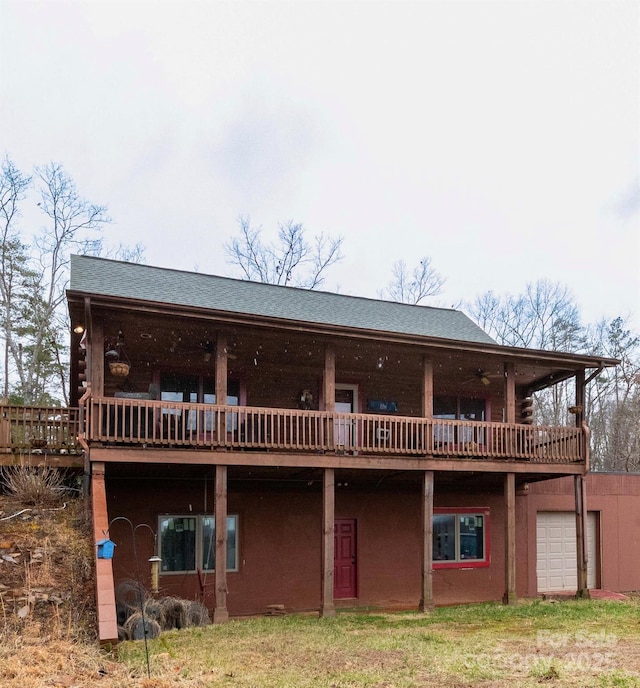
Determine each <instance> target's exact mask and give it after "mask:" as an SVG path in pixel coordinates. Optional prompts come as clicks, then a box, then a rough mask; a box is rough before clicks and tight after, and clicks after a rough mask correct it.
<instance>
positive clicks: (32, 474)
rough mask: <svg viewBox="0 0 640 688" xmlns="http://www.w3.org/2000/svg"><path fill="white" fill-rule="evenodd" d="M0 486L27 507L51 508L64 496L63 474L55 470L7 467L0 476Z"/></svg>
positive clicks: (48, 468)
mask: <svg viewBox="0 0 640 688" xmlns="http://www.w3.org/2000/svg"><path fill="white" fill-rule="evenodd" d="M0 484H1V485H2V487H4V489H5V491H6V492H7V493H8V494H9V495H10V496H12V497H14V498H15V499H17V500H18V501H19V502H20V503H22V504H24V505H28V506H52V505H55V504H58V503H59V502H60V501H61V499H62V497H63V496H64V488H65V485H64V473H63V472H62V471H60V470H59V469H57V468H50V467H47V466H43V467H32V466H7V467H5V468H3V469H2V473H1V474H0Z"/></svg>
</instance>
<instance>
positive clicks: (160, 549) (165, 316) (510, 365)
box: [68, 256, 616, 640]
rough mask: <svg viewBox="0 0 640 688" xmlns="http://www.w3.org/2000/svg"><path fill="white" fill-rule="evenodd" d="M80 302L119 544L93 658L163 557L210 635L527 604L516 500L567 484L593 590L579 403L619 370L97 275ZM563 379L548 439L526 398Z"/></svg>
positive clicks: (191, 283)
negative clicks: (560, 419) (128, 592)
mask: <svg viewBox="0 0 640 688" xmlns="http://www.w3.org/2000/svg"><path fill="white" fill-rule="evenodd" d="M68 303H69V311H70V316H71V328H72V335H71V337H72V346H71V349H72V362H71V378H72V384H71V387H72V406H73V407H78V408H79V418H78V424H79V437H80V442H81V444H82V446H83V447H84V461H85V472H86V475H87V476H88V477H90V483H91V492H92V500H93V505H94V506H93V509H94V520H95V534H96V537H97V538H99V537H101V536H102V537H106V536H109V537H110V538H111V540H112V541H114V542H115V543H116V544H117V547H116V552H115V556H114V558H113V560H112V561H102V562H100V561H99V563H98V574H99V576H98V578H99V580H98V603H99V615H100V637H101V639H102V640H112V639H115V637H116V636H115V634H116V633H117V630H116V627H115V612H114V610H113V589H114V580H115V584H116V585H117V583H118V582H119V581H121V580H124V579H127V578H135V577H136V575H139V574H137V573H136V572H139V571H140V570H142V571H143V578H144V580H145V582H147V581H148V578H149V572H148V571H149V566H148V564H147V560H148V559H149V558H150V557H152V556H153V555H158V556H159V557H160V559H161V563H160V575H159V585H160V589H161V591H163V593H164V594H173V595H178V596H181V597H186V598H192V599H199V600H202V601H203V602H204V603H205V604H206V605H207V606H208V607H209V608H210V610H211V611H212V613H213V618H214V621H215V622H221V621H224V620H226V619H227V618H228V616H229V615H230V614H231V615H234V616H239V615H249V614H255V613H260V612H263V611H264V610H265V609H267V608H268V607H269V605H283V606H284V607H285V608H286V609H289V610H319V612H320V613H321V614H322V615H331V614H333V613H335V609H336V608H339V607H366V606H384V607H404V608H410V607H413V608H420V609H425V610H426V609H429V608H430V607H431V606H432V605H433V604H434V603H452V602H463V601H465V602H468V601H480V600H493V599H503V600H504V601H505V602H506V603H509V602H512V601H514V600H515V598H516V596H518V595H527V594H531V593H532V592H533V594H535V582H534V583H532V582H531V580H530V579H531V576H530V566H529V564H527V563H523V562H527V561H528V551H529V544H528V543H529V541H530V539H531V533H530V532H529V529H528V527H525V526H524V525H523V524H522V523H521V522H520V521H519V519H518V518H517V509H516V500H517V497H518V495H520V494H523V493H524V492H526V490H527V486H528V485H529V484H532V483H536V482H537V481H543V480H547V479H549V478H553V477H559V476H572V477H573V479H574V481H575V511H576V524H577V548H578V558H577V580H578V590H579V591H583V592H584V591H586V589H587V570H586V561H585V560H586V555H585V548H586V544H585V540H586V538H585V527H586V512H585V507H584V494H585V493H584V476H585V474H586V472H587V471H588V467H589V431H588V428H587V427H586V425H585V424H584V422H583V414H582V409H583V407H584V390H585V385H587V384H588V382H589V380H590V379H591V378H593V376H594V375H595V374H597V373H598V372H599V371H601V370H602V369H603V368H605V367H607V366H612V365H615V363H616V361H614V360H611V359H602V358H598V357H593V356H584V355H576V354H572V353H560V352H549V351H539V350H530V349H522V348H515V347H506V346H501V345H498V344H496V343H495V342H494V341H493V340H492V339H491V338H490V337H489V336H488V335H487V334H486V333H484V332H483V331H482V330H481V329H480V328H479V327H478V326H477V325H475V324H474V323H473V322H472V321H471V320H470V319H469V318H468V317H467V316H465V315H464V314H463V313H462V312H460V311H457V310H450V309H442V308H430V307H422V306H411V305H406V304H398V303H391V302H387V301H379V300H373V299H366V298H358V297H352V296H345V295H341V294H334V293H326V292H319V291H307V290H301V289H296V288H289V287H279V286H273V285H267V284H261V283H254V282H247V281H240V280H234V279H228V278H223V277H217V276H211V275H205V274H199V273H188V272H181V271H176V270H168V269H161V268H156V267H150V266H146V265H138V264H131V263H123V262H116V261H111V260H105V259H99V258H92V257H86V256H74V257H73V258H72V263H71V282H70V288H69V290H68ZM569 378H571V379H573V380H575V389H576V398H575V404H574V405H573V406H574V407H573V408H572V409H571V410H572V412H573V415H571V416H570V418H571V419H572V422H571V424H570V425H568V426H566V427H565V426H563V427H549V426H540V425H536V424H535V422H534V418H533V402H532V395H533V394H534V393H535V392H537V391H539V390H542V389H544V388H547V387H550V386H552V385H555V384H557V383H558V382H560V381H564V380H567V379H569ZM221 523H224V524H225V525H226V527H223V528H221V527H219V525H218V524H221ZM131 526H133V529H132V527H131ZM142 526H144V527H142Z"/></svg>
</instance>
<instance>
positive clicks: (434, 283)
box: [380, 256, 445, 305]
mask: <svg viewBox="0 0 640 688" xmlns="http://www.w3.org/2000/svg"><path fill="white" fill-rule="evenodd" d="M392 274H393V278H392V280H391V281H390V282H389V284H388V285H387V287H386V289H384V290H383V291H382V292H381V294H380V296H381V297H382V298H386V299H389V300H391V301H398V302H400V303H410V304H413V305H417V304H419V303H420V302H421V301H423V300H424V299H426V298H427V296H437V295H438V294H440V293H441V292H442V287H443V286H444V283H445V279H444V278H443V277H442V275H440V273H439V272H438V271H437V270H436V269H435V268H434V267H433V266H432V264H431V258H429V256H424V257H422V258H421V259H420V260H419V261H418V264H417V265H416V266H415V267H414V268H413V270H411V271H409V268H408V267H407V264H406V263H405V262H404V260H397V261H396V262H395V263H394V264H393V268H392Z"/></svg>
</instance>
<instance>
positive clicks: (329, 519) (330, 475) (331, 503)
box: [320, 468, 336, 616]
mask: <svg viewBox="0 0 640 688" xmlns="http://www.w3.org/2000/svg"><path fill="white" fill-rule="evenodd" d="M334 524H335V474H334V470H333V468H325V469H324V480H323V484H322V606H321V607H320V616H335V614H336V608H335V605H334V603H333V557H334V553H333V537H334V535H333V531H334Z"/></svg>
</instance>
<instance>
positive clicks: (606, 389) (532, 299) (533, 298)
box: [467, 280, 640, 471]
mask: <svg viewBox="0 0 640 688" xmlns="http://www.w3.org/2000/svg"><path fill="white" fill-rule="evenodd" d="M467 307H468V310H469V313H470V315H471V316H472V317H473V318H474V319H475V320H476V322H477V323H478V324H479V325H480V326H481V327H482V328H483V329H484V330H485V331H486V332H488V333H489V334H490V335H491V336H493V337H494V338H495V339H496V340H497V341H498V342H499V343H501V344H507V345H511V346H526V347H530V348H539V349H548V350H552V351H571V352H582V353H589V354H597V355H602V356H607V357H610V358H618V359H620V361H621V363H620V365H619V366H617V367H615V368H612V369H608V370H606V371H602V372H601V373H600V374H598V375H597V376H596V377H595V378H594V379H593V380H592V381H591V383H590V384H589V385H588V386H587V390H586V400H585V401H586V408H585V418H586V420H587V422H588V424H589V425H590V426H591V429H592V448H591V450H592V453H591V457H592V467H593V468H594V469H596V470H622V471H637V470H640V337H639V336H638V335H635V334H634V333H633V332H631V330H630V329H629V328H628V326H627V324H626V322H625V320H624V319H622V318H616V319H614V320H612V321H610V322H606V321H604V320H603V321H600V322H599V323H597V324H596V325H591V326H587V327H585V326H583V325H582V324H581V322H580V313H579V309H578V307H577V306H576V304H575V302H574V300H573V297H572V296H571V293H570V292H569V290H568V289H567V288H566V287H564V286H562V285H559V284H553V283H550V282H548V281H546V280H541V281H539V282H537V283H535V284H529V285H527V288H526V290H525V292H524V293H523V294H520V295H517V296H512V295H510V294H507V295H506V296H503V297H499V296H496V295H495V294H493V293H492V292H487V293H485V294H482V295H480V296H478V297H477V298H476V300H475V301H474V302H473V304H470V305H468V306H467ZM574 399H575V384H574V382H573V381H572V380H567V381H564V382H561V383H558V384H556V385H554V386H553V387H551V388H549V389H546V390H542V391H541V392H538V393H536V394H535V395H534V409H535V415H536V418H537V421H538V422H539V423H541V424H549V425H563V424H569V423H571V422H572V417H571V416H570V414H569V413H568V407H569V406H571V405H572V404H573V400H574Z"/></svg>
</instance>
